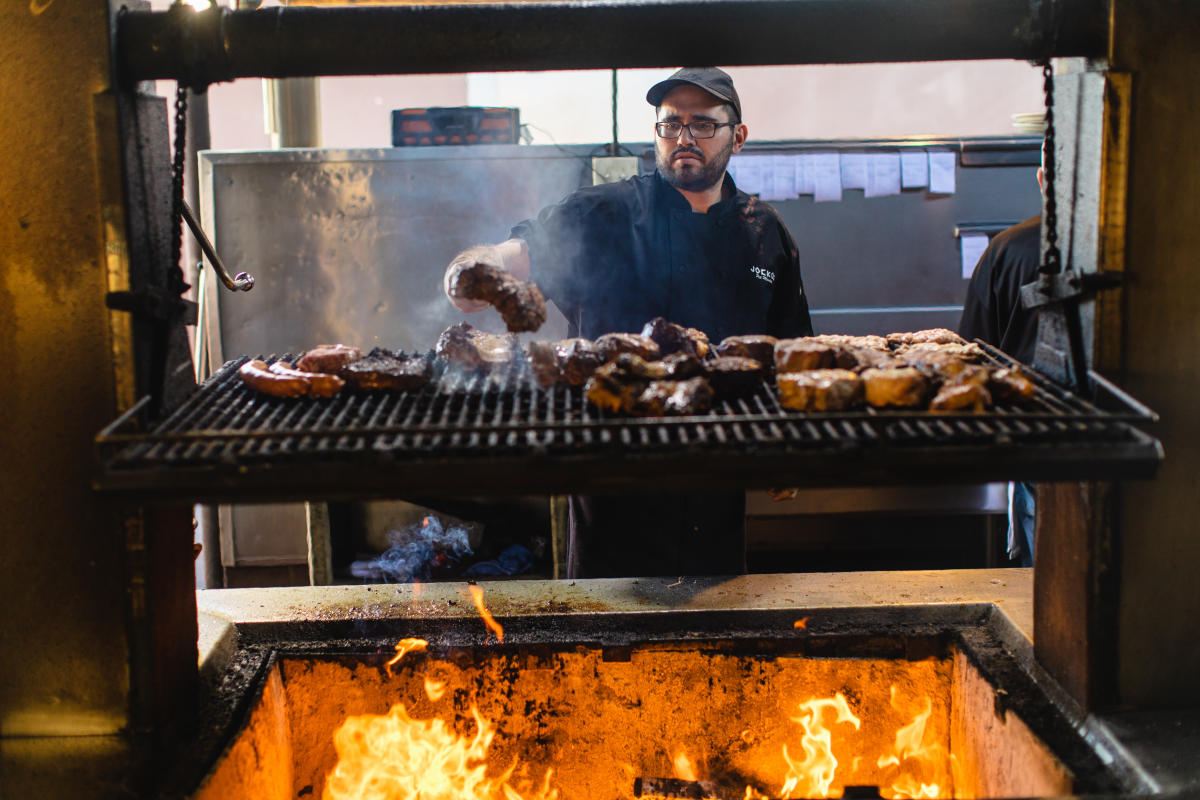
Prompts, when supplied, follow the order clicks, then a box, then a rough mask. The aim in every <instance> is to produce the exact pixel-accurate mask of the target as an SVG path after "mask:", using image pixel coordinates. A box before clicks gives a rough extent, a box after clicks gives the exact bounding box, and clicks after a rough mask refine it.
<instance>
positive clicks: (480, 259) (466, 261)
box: [442, 246, 504, 314]
mask: <svg viewBox="0 0 1200 800" xmlns="http://www.w3.org/2000/svg"><path fill="white" fill-rule="evenodd" d="M476 264H487V265H489V266H493V267H495V268H496V269H500V270H502V269H504V259H503V257H502V256H501V255H500V252H499V248H496V247H489V246H481V247H472V248H471V249H470V250H464V251H463V252H461V253H459V254H458V255H457V256H455V257H454V260H453V261H451V262H450V266H448V267H446V274H445V275H444V276H443V277H442V291H444V292H445V293H446V297H448V298H449V299H450V302H451V303H453V304H454V307H455V308H457V309H458V310H459V311H465V312H466V313H468V314H474V313H476V312H477V311H483V310H484V309H485V308H487V307H488V306H490V305H491V303H488V302H487V301H486V300H472V299H470V298H467V297H458V296H456V295H455V294H454V286H455V284H456V283H457V279H458V273H459V272H461V271H462V270H463V269H465V268H467V267H473V266H475V265H476Z"/></svg>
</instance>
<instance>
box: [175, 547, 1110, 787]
mask: <svg viewBox="0 0 1200 800" xmlns="http://www.w3.org/2000/svg"><path fill="white" fill-rule="evenodd" d="M985 580H986V581H987V583H986V586H987V587H988V589H990V590H992V591H993V592H994V593H998V594H999V595H1000V596H1002V597H1004V596H1010V597H1012V598H1014V600H1013V602H1014V603H1015V605H1016V607H1017V608H1018V609H1019V608H1020V607H1021V605H1022V601H1021V600H1020V596H1021V593H1022V592H1025V591H1027V589H1028V584H1027V580H1028V575H1027V574H1024V573H1017V574H1015V575H1014V573H1013V572H1012V571H1004V572H999V571H998V572H976V573H973V574H970V575H969V576H968V575H967V573H893V574H891V575H889V576H888V577H887V578H886V579H884V580H882V581H881V580H880V577H879V576H878V575H870V576H868V575H867V574H861V575H844V574H843V575H839V576H833V575H829V576H821V575H809V576H752V577H746V578H738V579H735V580H732V581H720V580H713V579H710V580H704V581H694V580H688V579H679V580H671V579H655V580H645V579H643V580H641V581H590V582H582V581H581V582H578V585H561V584H557V585H552V584H542V583H536V582H533V583H522V584H492V585H490V586H488V587H487V588H486V589H485V590H484V592H483V594H485V595H487V596H488V597H490V598H491V599H490V600H486V601H484V602H487V603H488V606H491V610H492V611H493V612H494V613H495V615H496V623H495V624H494V625H488V624H485V623H486V621H487V619H486V617H484V618H481V617H480V616H478V612H477V610H476V609H477V607H476V605H475V603H474V602H473V600H472V597H471V593H470V591H469V588H470V587H467V586H464V585H461V584H441V585H434V586H428V587H424V588H423V589H422V588H420V587H416V588H415V589H414V587H413V586H403V587H400V588H397V587H395V586H386V587H383V586H380V587H334V588H326V589H322V590H282V592H281V594H279V595H276V596H275V597H272V596H270V595H269V594H266V593H264V592H263V591H262V590H258V591H257V592H255V593H254V594H253V595H252V596H251V594H250V593H245V594H244V595H243V593H239V592H218V593H213V595H214V597H213V598H212V602H211V603H208V600H207V599H205V602H203V603H202V605H206V604H207V605H209V606H210V610H220V611H222V612H223V613H226V614H228V613H231V612H234V611H239V612H249V614H248V616H249V619H246V620H245V621H242V622H240V624H239V625H238V626H237V631H238V634H239V636H240V639H241V641H240V647H239V650H238V653H239V654H240V661H239V663H240V664H241V667H240V668H241V669H242V670H243V671H248V672H252V673H253V674H254V675H255V680H254V681H253V686H254V690H253V692H251V699H250V700H248V701H246V704H245V705H244V707H243V710H242V712H241V714H240V718H239V719H238V720H237V721H236V724H234V725H232V728H233V729H234V730H235V735H234V736H233V738H232V742H231V743H230V744H228V746H227V747H226V750H225V754H224V756H223V758H221V759H220V761H219V762H218V763H216V765H215V766H214V767H213V768H212V769H211V770H210V772H209V775H208V777H207V779H206V780H205V782H204V784H203V786H202V788H201V790H200V791H199V793H198V794H197V795H196V797H198V798H203V799H204V800H207V799H208V798H217V797H220V798H238V797H247V798H249V797H255V798H259V797H329V798H339V797H355V798H365V797H388V798H391V797H397V798H399V797H417V796H420V797H423V798H433V797H497V798H508V800H513V798H516V797H520V798H523V800H532V799H533V798H538V799H539V800H545V799H546V798H551V797H559V798H617V797H621V798H632V797H713V798H783V797H788V798H798V797H840V796H843V794H846V795H847V796H851V795H854V794H858V796H875V792H878V794H879V796H882V797H1044V796H1060V795H1063V794H1070V793H1072V792H1083V791H1094V792H1099V791H1113V790H1120V789H1125V788H1128V787H1127V786H1126V785H1125V783H1124V782H1123V781H1122V778H1121V776H1120V769H1119V766H1114V764H1113V763H1111V760H1109V761H1108V763H1106V761H1105V760H1104V759H1101V758H1100V757H1099V756H1097V755H1096V754H1095V753H1094V751H1093V748H1092V746H1090V745H1089V744H1088V743H1087V742H1086V741H1085V740H1084V739H1083V737H1082V736H1081V735H1080V734H1079V733H1078V732H1077V730H1078V720H1075V719H1072V712H1071V709H1070V708H1069V706H1064V705H1063V703H1062V701H1061V700H1060V699H1055V698H1054V697H1052V696H1051V695H1050V694H1048V693H1047V691H1048V690H1047V689H1046V688H1044V686H1043V684H1042V682H1041V679H1040V676H1039V674H1038V672H1037V669H1036V668H1035V667H1033V666H1032V661H1031V659H1029V658H1028V652H1027V651H1028V649H1029V645H1028V640H1026V639H1024V637H1023V636H1022V635H1021V634H1020V632H1019V630H1018V629H1017V628H1016V627H1014V625H1013V623H1012V621H1011V619H1010V618H1009V617H1008V616H1006V615H1005V614H1004V613H1003V612H1001V611H1000V610H999V609H998V608H997V607H996V606H995V605H993V604H992V603H974V602H949V603H947V602H942V603H939V604H934V605H928V604H926V605H891V604H885V603H883V602H882V601H881V600H880V597H883V596H887V595H888V594H890V593H891V592H893V591H894V590H896V589H897V588H901V589H902V588H904V587H905V586H906V585H907V588H908V589H909V590H912V589H916V590H917V591H920V592H922V593H923V594H924V595H926V596H928V595H929V594H933V595H934V597H933V598H932V599H934V600H943V601H945V600H948V599H959V600H961V599H962V598H963V589H964V587H967V586H971V585H975V584H979V583H981V582H982V581H985ZM993 581H994V582H993ZM881 583H883V584H888V585H887V586H881V585H880V584H881ZM1012 583H1015V584H1017V586H1016V587H1015V588H1016V590H1015V591H1014V590H1013V589H1012V588H1008V587H1007V586H1005V585H1004V584H1012ZM868 587H870V593H871V596H872V598H873V599H871V600H869V601H868V602H869V603H870V604H871V605H874V607H869V606H865V605H864V606H856V605H843V604H845V603H847V601H853V600H864V599H866V598H867V589H868ZM874 593H879V594H874ZM300 594H307V595H308V596H307V598H306V600H305V601H304V605H305V606H306V607H304V608H301V606H300V605H297V602H296V600H297V598H298V597H299V596H300ZM900 594H905V592H904V591H901V592H900ZM938 595H942V597H939V596H938ZM835 596H840V598H841V601H840V602H839V603H838V604H839V605H841V607H830V606H822V605H819V604H817V605H814V604H811V603H809V602H807V601H808V600H810V599H819V598H824V599H831V598H834V597H835ZM892 596H893V597H895V595H892ZM251 597H252V598H253V601H254V602H247V601H250V600H251ZM264 599H266V600H268V601H269V602H267V603H263V602H262V601H263V600H264ZM255 606H257V607H258V609H259V610H257V611H256V610H254V607H255ZM479 608H480V609H481V610H486V607H485V606H483V605H482V602H481V604H480V606H479ZM262 609H266V610H262ZM797 609H801V610H797ZM1026 610H1027V608H1026ZM281 611H282V613H280V612H281ZM583 612H586V613H583ZM1017 616H1021V612H1020V611H1019V610H1018V611H1017ZM235 661H238V659H235ZM1051 691H1052V690H1051ZM368 786H370V787H373V788H374V789H380V791H379V793H377V794H372V793H370V792H369V791H367V790H366V789H365V788H364V787H368Z"/></svg>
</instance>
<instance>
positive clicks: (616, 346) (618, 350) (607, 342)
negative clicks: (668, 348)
mask: <svg viewBox="0 0 1200 800" xmlns="http://www.w3.org/2000/svg"><path fill="white" fill-rule="evenodd" d="M596 346H597V347H599V348H600V353H601V354H602V355H603V356H604V360H605V361H612V360H614V359H616V357H617V356H619V355H621V354H622V353H633V354H634V355H635V356H640V357H642V358H644V359H646V360H647V361H653V360H654V359H656V358H658V357H659V356H660V355H661V354H662V350H661V349H659V346H658V343H657V342H655V341H654V340H653V339H651V338H650V337H649V336H642V335H641V334H638V333H606V334H604V335H603V336H601V337H600V338H599V339H597V340H596Z"/></svg>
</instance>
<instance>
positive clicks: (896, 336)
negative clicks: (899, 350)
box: [887, 328, 967, 347]
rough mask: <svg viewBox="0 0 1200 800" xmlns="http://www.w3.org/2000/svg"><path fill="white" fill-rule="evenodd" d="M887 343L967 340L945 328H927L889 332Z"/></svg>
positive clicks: (909, 343)
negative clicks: (904, 331)
mask: <svg viewBox="0 0 1200 800" xmlns="http://www.w3.org/2000/svg"><path fill="white" fill-rule="evenodd" d="M887 343H888V344H889V345H892V346H893V347H895V346H898V345H912V344H967V340H966V339H964V338H962V337H961V336H959V335H958V334H957V333H955V332H954V331H951V330H947V329H946V328H929V329H927V330H923V331H910V332H906V333H889V334H888V335H887Z"/></svg>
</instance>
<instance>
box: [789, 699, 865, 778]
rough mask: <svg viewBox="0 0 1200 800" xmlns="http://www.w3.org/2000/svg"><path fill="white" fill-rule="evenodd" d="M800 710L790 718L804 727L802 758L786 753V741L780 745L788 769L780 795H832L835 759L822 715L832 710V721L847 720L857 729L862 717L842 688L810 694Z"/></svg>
mask: <svg viewBox="0 0 1200 800" xmlns="http://www.w3.org/2000/svg"><path fill="white" fill-rule="evenodd" d="M800 711H801V716H799V717H792V718H791V719H792V721H793V722H798V723H800V725H801V727H803V728H804V736H803V737H802V738H801V740H800V744H801V746H802V747H803V748H804V758H803V759H802V760H800V761H794V760H793V759H792V757H791V756H790V755H788V750H787V745H784V746H783V758H784V760H785V761H787V764H788V773H787V775H786V777H785V778H784V782H783V788H782V789H781V790H780V795H781V796H782V797H784V798H789V797H831V796H832V795H831V794H830V792H829V786H830V784H832V783H833V778H834V775H835V774H836V772H837V765H838V761H837V759H836V758H834V756H833V740H832V732H831V731H830V729H829V728H827V727H825V723H824V721H823V720H822V716H823V715H824V713H825V712H826V711H833V712H834V713H835V714H836V715H837V716H836V718H835V720H834V722H835V723H836V722H848V723H850V724H852V725H854V727H855V728H856V729H857V728H860V727H861V726H862V721H861V720H859V718H858V717H856V716H854V714H853V713H852V712H851V711H850V706H849V705H848V704H847V703H846V697H845V695H843V694H842V693H841V692H838V693H837V694H835V695H834V696H833V697H830V698H816V697H812V698H809V699H808V700H807V701H806V702H804V703H801V704H800Z"/></svg>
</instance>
